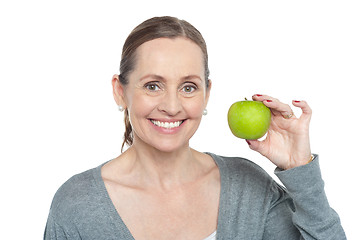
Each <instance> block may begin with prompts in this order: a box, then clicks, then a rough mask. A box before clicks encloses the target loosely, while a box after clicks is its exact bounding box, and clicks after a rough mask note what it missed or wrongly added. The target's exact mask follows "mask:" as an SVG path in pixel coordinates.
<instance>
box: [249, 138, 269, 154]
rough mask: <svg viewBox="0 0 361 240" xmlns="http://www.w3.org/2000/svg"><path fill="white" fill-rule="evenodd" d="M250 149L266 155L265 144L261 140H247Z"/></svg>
mask: <svg viewBox="0 0 361 240" xmlns="http://www.w3.org/2000/svg"><path fill="white" fill-rule="evenodd" d="M246 142H247V144H248V146H249V148H250V149H252V150H254V151H256V152H259V153H260V154H261V155H264V154H265V153H264V143H263V141H259V140H246Z"/></svg>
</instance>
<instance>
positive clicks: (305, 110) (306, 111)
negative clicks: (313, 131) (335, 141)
mask: <svg viewBox="0 0 361 240" xmlns="http://www.w3.org/2000/svg"><path fill="white" fill-rule="evenodd" d="M292 104H293V105H294V106H295V107H299V108H301V110H302V115H301V116H300V119H305V120H308V121H309V120H311V116H312V109H311V107H310V106H309V105H308V103H307V102H306V101H297V100H293V101H292Z"/></svg>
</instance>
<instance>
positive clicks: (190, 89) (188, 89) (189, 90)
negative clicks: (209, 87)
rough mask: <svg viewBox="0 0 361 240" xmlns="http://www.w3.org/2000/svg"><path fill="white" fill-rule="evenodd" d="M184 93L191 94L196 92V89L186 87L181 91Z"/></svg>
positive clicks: (189, 86)
mask: <svg viewBox="0 0 361 240" xmlns="http://www.w3.org/2000/svg"><path fill="white" fill-rule="evenodd" d="M182 90H183V91H184V92H185V93H192V92H194V91H195V90H197V87H195V86H193V85H186V86H184V87H183V89H182Z"/></svg>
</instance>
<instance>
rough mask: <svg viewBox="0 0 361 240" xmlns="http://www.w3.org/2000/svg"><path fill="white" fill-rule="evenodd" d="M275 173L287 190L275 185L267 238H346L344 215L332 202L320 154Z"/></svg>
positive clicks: (267, 223) (341, 239)
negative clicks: (322, 169) (305, 163)
mask: <svg viewBox="0 0 361 240" xmlns="http://www.w3.org/2000/svg"><path fill="white" fill-rule="evenodd" d="M275 174H276V176H277V177H278V178H279V179H280V180H281V182H282V183H283V184H284V186H285V188H286V189H284V188H283V187H281V186H279V185H278V184H276V183H275V184H274V186H272V189H271V191H272V193H273V195H274V196H273V202H272V204H271V207H270V210H269V214H268V217H267V222H266V227H265V232H264V237H263V239H278V240H280V239H285V240H286V239H287V240H291V239H295V240H296V239H305V240H308V239H327V240H332V239H334V240H343V239H346V236H345V233H344V230H343V228H342V226H341V222H340V218H339V216H338V214H337V213H336V212H335V211H334V210H333V209H332V208H331V207H330V205H329V203H328V200H327V197H326V193H325V190H324V182H323V180H322V177H321V171H320V166H319V158H318V156H317V155H316V156H315V158H314V160H313V161H312V162H311V163H309V164H307V165H304V166H300V167H296V168H293V169H289V170H282V169H279V168H277V169H276V170H275Z"/></svg>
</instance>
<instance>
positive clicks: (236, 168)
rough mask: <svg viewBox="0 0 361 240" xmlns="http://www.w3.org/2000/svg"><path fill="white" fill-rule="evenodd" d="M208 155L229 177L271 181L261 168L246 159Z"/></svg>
mask: <svg viewBox="0 0 361 240" xmlns="http://www.w3.org/2000/svg"><path fill="white" fill-rule="evenodd" d="M209 154H210V155H211V156H212V158H213V159H214V161H215V162H216V164H217V165H218V167H219V168H220V170H221V171H222V170H223V171H226V172H227V173H228V174H230V175H236V176H240V177H251V178H260V179H262V180H266V179H267V180H272V178H271V176H270V175H269V174H268V173H267V172H266V171H265V170H264V169H263V168H261V167H260V166H259V165H257V164H256V163H254V162H252V161H250V160H248V159H246V158H242V157H225V156H220V155H216V154H213V153H209Z"/></svg>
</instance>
